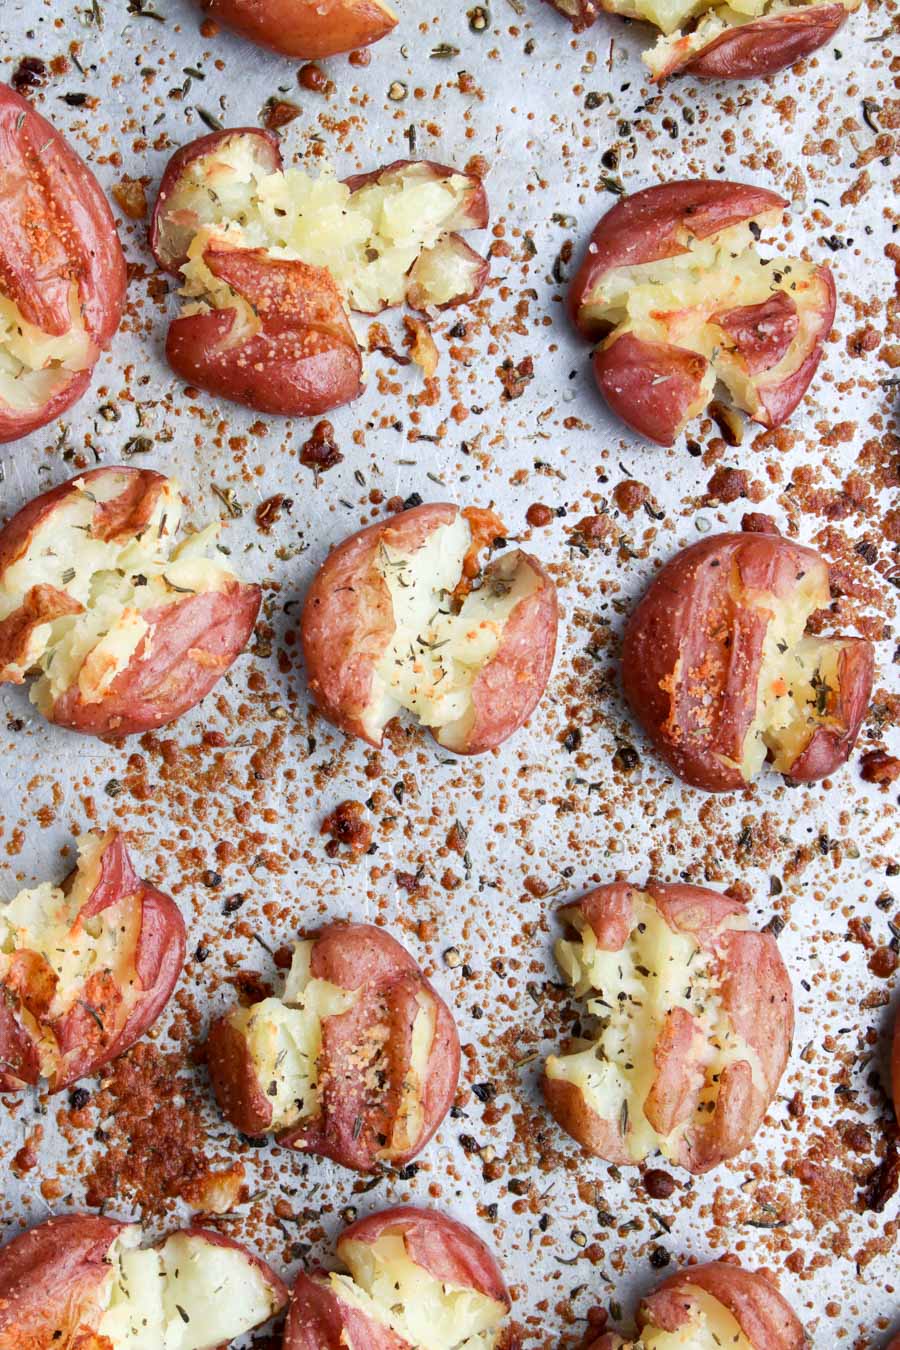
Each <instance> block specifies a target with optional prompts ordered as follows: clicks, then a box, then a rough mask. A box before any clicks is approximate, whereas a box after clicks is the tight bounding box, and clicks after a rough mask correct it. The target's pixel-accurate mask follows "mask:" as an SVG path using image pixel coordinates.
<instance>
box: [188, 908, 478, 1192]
mask: <svg viewBox="0 0 900 1350" xmlns="http://www.w3.org/2000/svg"><path fill="white" fill-rule="evenodd" d="M310 968H311V973H312V975H313V977H314V978H316V979H322V980H328V981H329V982H330V983H332V984H336V985H338V986H339V987H340V988H342V989H348V990H360V991H361V993H360V997H359V999H358V1000H357V1003H356V1004H355V1006H354V1007H353V1008H351V1009H349V1010H348V1011H347V1012H345V1013H342V1014H340V1015H338V1016H335V1017H330V1018H328V1019H326V1021H325V1023H324V1025H323V1029H322V1065H323V1068H322V1072H321V1073H320V1077H319V1084H320V1093H321V1109H320V1112H319V1113H318V1115H317V1116H315V1117H314V1118H312V1119H311V1120H308V1121H304V1122H301V1123H300V1124H299V1125H297V1126H292V1127H291V1128H290V1129H288V1130H284V1131H282V1132H281V1133H280V1134H279V1136H278V1142H279V1143H280V1144H281V1145H282V1146H284V1147H285V1148H294V1149H298V1150H300V1151H301V1152H307V1153H316V1154H318V1155H319V1156H320V1157H327V1158H332V1159H333V1160H334V1161H335V1162H337V1163H340V1164H341V1165H342V1166H344V1167H350V1168H354V1169H356V1170H358V1171H370V1170H371V1169H372V1168H373V1167H376V1166H377V1165H379V1163H380V1162H382V1161H383V1159H384V1153H385V1144H384V1142H383V1141H384V1140H385V1139H387V1140H389V1141H390V1140H391V1139H392V1135H393V1128H394V1124H395V1120H396V1117H397V1112H398V1109H399V1106H400V1102H401V1088H402V1085H403V1082H404V1080H405V1078H406V1076H407V1073H408V1069H409V1062H410V1050H411V1041H412V1028H413V1023H414V1020H415V1015H416V1012H417V1011H418V1003H417V1001H416V995H417V994H418V993H422V994H425V995H426V996H427V997H428V998H429V999H430V1000H431V1001H432V1006H433V1008H434V1014H435V1026H434V1040H433V1045H432V1051H431V1058H430V1060H429V1065H428V1073H427V1077H426V1080H425V1083H424V1085H423V1090H422V1097H421V1104H422V1112H423V1127H422V1130H421V1132H420V1134H419V1135H418V1136H417V1138H416V1139H414V1140H412V1141H411V1143H410V1146H409V1147H408V1148H407V1149H406V1150H403V1151H400V1152H398V1153H394V1152H393V1151H392V1152H391V1155H390V1160H391V1162H392V1163H393V1164H395V1165H398V1166H402V1165H403V1163H405V1162H408V1161H409V1160H410V1159H411V1158H413V1157H415V1155H416V1154H417V1153H420V1152H421V1151H422V1149H423V1148H424V1147H425V1145H426V1144H427V1143H428V1141H429V1139H431V1137H432V1135H433V1134H434V1133H435V1131H436V1130H437V1129H438V1128H439V1126H440V1124H441V1122H442V1121H443V1119H444V1117H445V1116H446V1114H447V1112H448V1111H449V1109H450V1107H451V1105H452V1103H453V1097H454V1095H455V1093H456V1087H457V1083H458V1080H459V1062H460V1048H459V1037H458V1035H457V1031H456V1025H455V1023H454V1021H453V1017H452V1015H451V1013H450V1011H449V1009H448V1008H447V1006H446V1004H445V1003H444V1002H443V1000H442V999H441V998H440V996H439V995H438V994H437V992H436V991H435V989H434V988H433V987H432V985H431V984H430V983H429V982H428V981H427V980H426V979H425V977H424V976H423V975H422V972H421V970H420V969H419V967H418V965H417V964H416V962H415V961H414V960H413V958H412V957H411V956H410V954H409V952H407V951H406V949H405V948H404V947H402V946H401V945H400V943H399V942H396V941H395V940H394V939H393V938H392V937H391V936H390V935H389V934H388V933H386V932H385V931H384V930H383V929H381V928H376V927H374V926H372V925H369V924H345V923H335V924H329V925H328V926H327V927H325V928H323V929H322V930H321V931H320V932H319V934H318V935H317V937H316V941H315V946H314V947H313V949H312V954H311V965H310ZM379 1028H387V1037H386V1040H385V1042H384V1051H385V1055H384V1060H383V1067H384V1072H385V1076H386V1083H385V1087H384V1090H383V1092H382V1093H381V1094H380V1095H379V1096H378V1097H377V1098H376V1099H374V1100H373V1093H372V1088H371V1082H370V1078H371V1066H370V1063H369V1056H368V1055H367V1054H365V1053H364V1047H365V1046H366V1045H367V1044H368V1045H371V1044H375V1043H380V1037H379V1036H378V1035H377V1034H376V1033H377V1030H378V1029H379ZM206 1058H207V1064H208V1067H209V1073H210V1078H211V1080H212V1084H213V1090H214V1092H215V1094H216V1099H217V1101H218V1102H219V1105H220V1106H221V1107H222V1110H223V1112H224V1114H225V1115H226V1116H227V1117H228V1119H229V1120H230V1121H231V1122H232V1124H234V1125H235V1126H236V1127H237V1128H238V1129H240V1130H242V1131H243V1132H244V1133H245V1134H250V1135H253V1134H259V1133H263V1132H265V1131H266V1130H267V1129H268V1127H269V1124H270V1122H271V1119H272V1107H271V1103H270V1101H269V1099H268V1098H267V1096H266V1094H265V1091H264V1088H263V1085H261V1084H260V1083H259V1080H258V1079H257V1078H256V1075H255V1072H254V1070H253V1065H252V1060H251V1058H250V1055H249V1052H248V1050H247V1045H246V1041H245V1040H244V1037H243V1036H241V1035H239V1034H238V1033H236V1032H235V1030H234V1028H233V1027H231V1026H230V1024H229V1023H228V1020H227V1018H226V1017H223V1018H219V1019H217V1020H216V1022H214V1023H213V1026H212V1027H211V1029H210V1034H209V1039H208V1042H207V1056H206Z"/></svg>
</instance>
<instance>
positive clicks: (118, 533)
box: [0, 467, 262, 736]
mask: <svg viewBox="0 0 900 1350" xmlns="http://www.w3.org/2000/svg"><path fill="white" fill-rule="evenodd" d="M110 472H115V473H117V474H121V475H124V476H125V478H126V481H125V483H124V485H123V488H122V491H121V493H120V494H118V495H117V496H116V497H114V498H113V499H112V500H110V501H109V502H106V503H103V504H102V505H100V506H98V508H97V510H95V512H94V519H93V522H92V529H93V535H94V537H95V538H102V539H105V540H109V541H112V540H115V539H122V540H125V539H127V538H129V537H131V536H133V535H135V534H137V533H139V532H140V530H141V529H143V528H144V527H145V526H146V524H147V522H148V521H149V520H150V519H151V517H152V515H153V511H154V509H155V507H156V504H157V501H158V498H159V494H160V492H161V491H162V489H163V486H164V484H165V482H166V479H165V478H164V477H163V475H162V474H158V473H155V472H153V471H152V470H148V469H132V468H124V467H115V468H113V469H110V468H103V469H92V470H91V471H90V472H88V473H85V474H80V475H79V476H78V477H77V478H73V479H70V480H69V481H68V482H66V483H61V484H60V485H59V486H58V487H55V488H52V489H51V490H50V491H49V492H45V493H42V494H41V495H40V496H39V497H35V498H34V500H33V501H31V502H29V503H28V504H27V505H26V506H24V507H23V508H22V510H21V511H19V512H17V513H16V515H14V516H13V517H12V519H11V520H9V521H8V522H7V524H6V525H5V526H4V527H3V529H2V530H0V575H2V573H3V572H4V571H5V569H6V568H7V567H9V566H10V565H11V564H12V563H13V562H15V561H16V560H17V559H18V558H20V557H21V556H22V555H23V554H24V553H25V552H26V550H27V548H28V544H29V541H30V538H31V536H32V535H33V533H34V532H35V530H36V529H38V528H39V527H40V526H41V525H42V524H45V523H46V522H47V520H48V519H49V518H50V517H51V515H52V513H53V512H54V510H56V509H57V508H58V507H59V506H61V505H62V504H63V503H64V502H65V501H66V500H67V499H68V498H69V497H71V496H73V495H77V494H78V493H79V492H80V491H81V489H80V488H79V487H78V486H77V484H85V485H89V484H90V483H91V482H92V481H95V480H96V479H97V478H99V477H101V476H103V475H105V474H108V473H110ZM261 601H262V592H261V590H260V588H259V587H258V586H255V585H248V584H246V583H244V582H238V581H234V582H233V583H230V584H229V585H228V586H226V587H225V588H224V589H223V590H221V591H216V592H208V593H206V594H198V595H189V596H182V597H179V598H178V599H177V600H175V601H173V602H172V603H171V604H169V605H164V606H158V607H157V608H155V609H149V610H147V611H145V613H144V616H143V617H144V619H145V621H146V622H147V623H148V624H149V625H150V629H149V632H148V633H147V634H146V636H145V637H144V639H143V641H142V642H141V643H140V645H139V646H138V648H137V650H136V651H135V653H134V656H133V657H132V659H131V661H130V662H129V664H128V666H127V667H126V668H125V669H124V670H123V671H121V672H120V674H119V675H118V676H117V677H116V678H115V679H114V680H113V681H112V683H111V685H110V686H109V689H108V690H107V691H106V693H105V694H104V697H103V698H102V699H101V700H100V701H99V702H97V703H86V702H84V700H83V699H82V697H81V694H80V691H79V689H78V686H77V684H75V685H72V686H71V687H70V688H69V689H67V690H66V691H65V693H64V694H62V695H61V696H60V697H59V698H58V699H57V701H56V703H55V704H54V706H53V709H52V714H51V717H50V720H51V721H52V722H56V723H58V724H59V725H60V726H64V727H68V728H69V729H70V730H72V731H80V732H83V733H86V734H89V735H94V736H128V735H135V734H139V733H141V732H144V731H150V730H153V729H154V728H156V727H160V726H163V725H165V724H166V723H167V722H171V721H173V720H174V719H175V718H176V717H180V716H181V714H182V713H184V712H187V710H188V709H189V708H192V707H193V706H194V704H196V703H199V701H200V700H201V699H202V698H205V696H206V695H207V694H208V693H209V691H210V690H211V689H212V688H213V686H214V685H215V684H216V682H217V681H218V680H219V679H220V678H221V676H222V675H223V673H224V672H225V671H226V670H227V669H228V667H229V666H231V665H232V664H233V662H234V661H235V660H236V659H237V657H238V656H239V655H240V653H241V652H242V651H243V649H244V647H245V646H246V645H247V642H248V640H249V638H250V636H251V634H252V632H253V627H254V624H255V623H256V618H257V615H258V613H259V607H260V604H261ZM77 612H78V605H77V604H76V603H74V602H73V601H72V600H71V598H70V597H69V596H67V595H66V594H65V593H64V592H62V591H59V590H57V589H55V588H54V587H52V586H36V587H32V589H31V590H30V591H29V592H28V595H27V596H26V597H25V603H24V605H23V606H22V608H20V609H19V610H15V611H13V613H12V614H10V615H9V616H8V617H7V618H6V619H4V620H2V621H0V682H3V681H10V682H12V683H16V684H21V683H22V682H23V680H24V678H25V672H24V670H23V669H22V667H21V659H22V655H23V653H24V652H25V651H26V649H27V642H28V638H29V636H30V633H31V632H32V630H33V629H34V628H35V627H37V626H39V625H40V624H42V623H46V622H48V620H50V619H52V618H55V617H57V616H58V615H60V614H66V613H70V614H71V613H77ZM148 648H149V653H150V654H149V656H147V657H146V658H145V653H146V652H147V651H148Z"/></svg>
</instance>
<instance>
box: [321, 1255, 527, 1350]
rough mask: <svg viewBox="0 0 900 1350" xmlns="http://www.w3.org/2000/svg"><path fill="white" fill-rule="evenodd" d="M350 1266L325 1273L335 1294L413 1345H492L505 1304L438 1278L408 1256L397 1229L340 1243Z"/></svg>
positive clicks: (458, 1349)
mask: <svg viewBox="0 0 900 1350" xmlns="http://www.w3.org/2000/svg"><path fill="white" fill-rule="evenodd" d="M340 1256H341V1259H342V1261H343V1262H344V1263H345V1265H346V1266H347V1268H348V1269H349V1271H350V1276H351V1277H352V1278H350V1277H348V1276H346V1275H331V1276H330V1277H329V1278H330V1282H331V1286H332V1289H333V1290H334V1292H335V1294H336V1295H337V1297H338V1298H339V1299H341V1300H342V1301H343V1302H345V1303H349V1304H351V1305H352V1306H353V1307H355V1308H359V1309H360V1310H361V1311H362V1312H364V1313H366V1315H367V1316H369V1317H372V1318H374V1319H375V1320H376V1321H378V1322H380V1323H381V1325H382V1326H385V1327H390V1328H391V1330H392V1331H393V1332H395V1333H396V1335H398V1336H399V1337H400V1338H401V1339H402V1340H403V1341H404V1342H405V1343H406V1344H407V1345H409V1346H411V1347H413V1350H492V1347H493V1346H495V1345H496V1344H497V1341H498V1339H499V1335H500V1331H501V1327H502V1323H503V1320H504V1318H505V1316H506V1308H505V1307H504V1305H503V1304H502V1303H497V1302H496V1301H495V1300H494V1299H492V1298H488V1297H487V1295H486V1294H481V1293H479V1292H478V1291H477V1290H475V1289H471V1288H462V1287H460V1286H456V1285H450V1284H443V1283H442V1282H441V1281H440V1280H438V1279H436V1278H435V1277H434V1276H433V1275H432V1274H431V1273H430V1272H429V1271H427V1270H425V1269H424V1268H423V1267H422V1266H419V1265H416V1264H415V1262H413V1261H411V1260H410V1258H409V1256H408V1255H407V1251H406V1244H405V1242H404V1240H403V1237H402V1235H401V1234H391V1233H386V1234H384V1235H383V1236H382V1237H380V1238H379V1239H378V1240H377V1242H356V1241H353V1240H350V1241H342V1242H341V1243H340Z"/></svg>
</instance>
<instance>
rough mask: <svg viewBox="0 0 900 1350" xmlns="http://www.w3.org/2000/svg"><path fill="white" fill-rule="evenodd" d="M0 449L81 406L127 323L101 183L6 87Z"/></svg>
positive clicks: (1, 112) (121, 263)
mask: <svg viewBox="0 0 900 1350" xmlns="http://www.w3.org/2000/svg"><path fill="white" fill-rule="evenodd" d="M0 164H2V199H3V210H2V212H0V443H2V442H4V441H14V440H17V439H18V438H19V437H20V436H26V435H27V434H28V432H30V431H35V430H36V429H37V428H38V427H42V426H44V425H45V424H46V423H47V422H50V421H52V420H53V418H55V417H58V416H59V415H60V413H63V412H65V410H66V409H67V408H70V407H71V406H72V404H73V403H75V402H77V400H78V399H80V398H81V397H82V395H83V394H84V393H85V391H86V390H87V388H88V385H89V384H90V382H91V372H92V370H93V368H94V365H95V364H96V362H97V360H98V358H99V356H100V353H101V351H102V350H103V348H104V347H106V346H107V345H108V344H109V342H110V339H111V338H112V336H113V334H114V333H115V331H116V329H117V328H118V326H119V319H120V318H121V316H122V306H123V304H124V302H125V283H126V276H125V258H124V255H123V253H122V247H121V245H120V243H119V238H118V235H117V234H116V227H115V224H114V223H113V218H112V213H111V211H110V209H109V206H108V205H107V201H106V198H105V197H104V195H103V193H102V191H101V190H100V186H99V184H98V183H97V180H96V179H95V178H94V175H93V174H92V173H91V171H90V169H89V168H88V167H87V165H86V164H84V163H83V161H82V160H81V159H80V158H79V157H78V155H76V154H75V151H74V150H72V149H71V147H70V146H69V145H68V144H67V143H66V141H65V140H64V139H63V137H62V136H61V135H60V133H59V132H58V131H57V130H56V128H55V127H54V126H52V125H51V123H50V122H48V121H47V120H46V118H44V117H42V116H41V115H40V113H39V112H36V111H35V109H34V108H33V107H32V105H31V104H30V103H29V102H28V100H27V99H24V98H22V97H21V95H20V94H17V93H16V92H15V90H14V89H10V88H9V86H8V85H5V84H0Z"/></svg>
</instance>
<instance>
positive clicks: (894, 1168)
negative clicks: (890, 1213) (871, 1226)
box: [862, 1139, 900, 1214]
mask: <svg viewBox="0 0 900 1350" xmlns="http://www.w3.org/2000/svg"><path fill="white" fill-rule="evenodd" d="M898 1185H900V1151H898V1149H897V1144H896V1142H895V1141H894V1140H893V1139H892V1140H891V1141H890V1142H889V1143H888V1146H887V1152H886V1153H885V1156H884V1159H883V1161H882V1162H880V1163H879V1164H878V1166H877V1167H876V1168H874V1169H873V1171H871V1172H870V1173H869V1175H868V1177H867V1179H866V1186H865V1189H864V1191H863V1195H862V1200H863V1204H864V1205H865V1208H866V1209H870V1210H872V1211H874V1213H876V1214H881V1212H882V1211H883V1210H884V1209H885V1207H886V1206H887V1203H888V1201H889V1200H890V1199H892V1197H893V1196H894V1195H895V1194H896V1192H897V1187H898Z"/></svg>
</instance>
